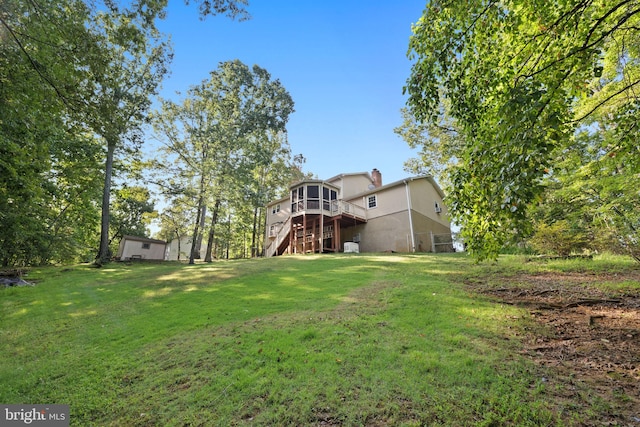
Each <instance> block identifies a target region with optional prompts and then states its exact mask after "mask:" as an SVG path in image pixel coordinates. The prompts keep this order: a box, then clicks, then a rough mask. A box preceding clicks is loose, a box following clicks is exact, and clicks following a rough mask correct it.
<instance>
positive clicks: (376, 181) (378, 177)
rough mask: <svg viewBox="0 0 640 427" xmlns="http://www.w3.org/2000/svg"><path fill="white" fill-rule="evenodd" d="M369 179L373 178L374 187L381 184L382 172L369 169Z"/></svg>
mask: <svg viewBox="0 0 640 427" xmlns="http://www.w3.org/2000/svg"><path fill="white" fill-rule="evenodd" d="M371 179H373V185H375V186H376V188H378V187H381V186H382V174H381V173H380V171H379V170H378V169H376V168H373V170H372V171H371Z"/></svg>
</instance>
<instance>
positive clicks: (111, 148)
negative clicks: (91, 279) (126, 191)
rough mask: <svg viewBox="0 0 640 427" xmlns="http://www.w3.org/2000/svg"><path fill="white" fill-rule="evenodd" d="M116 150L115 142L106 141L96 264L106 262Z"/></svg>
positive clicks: (107, 258) (108, 256)
mask: <svg viewBox="0 0 640 427" xmlns="http://www.w3.org/2000/svg"><path fill="white" fill-rule="evenodd" d="M115 150H116V141H113V140H110V141H109V140H107V160H106V162H105V168H104V169H105V171H104V188H103V190H102V219H101V221H102V222H101V226H100V248H99V249H98V256H96V264H98V265H100V264H103V263H105V262H108V261H109V259H110V258H111V256H110V253H109V203H110V201H111V175H112V172H113V154H114V152H115Z"/></svg>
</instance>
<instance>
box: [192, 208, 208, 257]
mask: <svg viewBox="0 0 640 427" xmlns="http://www.w3.org/2000/svg"><path fill="white" fill-rule="evenodd" d="M206 221H207V205H205V204H203V205H202V212H201V213H200V230H202V231H203V232H204V224H205V222H206ZM193 256H195V257H196V258H202V233H200V234H199V235H198V240H197V242H196V248H195V251H194V252H193Z"/></svg>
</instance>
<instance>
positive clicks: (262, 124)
mask: <svg viewBox="0 0 640 427" xmlns="http://www.w3.org/2000/svg"><path fill="white" fill-rule="evenodd" d="M292 112H293V100H292V99H291V96H290V95H289V93H288V92H287V91H286V90H285V89H284V87H283V86H282V84H281V83H280V81H278V80H272V79H271V76H270V74H269V73H268V72H267V71H266V70H264V69H262V68H260V67H258V66H257V65H254V66H253V67H252V68H251V69H250V68H249V67H248V66H246V65H245V64H243V63H242V62H240V61H238V60H236V61H229V62H223V63H221V64H220V65H219V67H218V69H217V70H215V71H212V72H211V77H210V79H209V80H205V81H203V82H202V83H201V84H199V85H197V86H193V87H191V88H190V89H189V91H188V92H187V98H186V99H185V100H184V101H183V103H182V104H181V105H178V104H176V103H174V102H171V101H164V102H163V105H162V111H161V112H159V113H158V114H157V117H156V121H155V129H156V133H157V134H158V136H159V138H160V139H161V140H162V141H163V143H164V149H165V152H166V153H167V154H168V155H169V156H171V159H172V160H173V161H174V163H178V164H180V165H181V166H180V170H181V176H182V177H183V178H184V181H183V183H184V184H183V187H184V188H188V187H191V188H194V189H195V191H194V196H195V198H196V200H197V207H196V215H195V221H194V222H193V224H194V231H193V247H192V251H191V257H190V260H189V262H190V263H193V262H194V261H195V247H196V242H197V240H198V238H199V236H200V233H202V232H203V230H202V229H201V228H202V227H201V226H200V222H201V219H202V216H203V213H204V210H205V207H206V206H207V205H209V206H211V209H210V210H211V224H210V226H209V233H208V238H207V250H206V253H205V260H206V261H211V257H212V255H211V252H212V249H213V243H214V238H215V227H216V224H217V222H218V219H219V212H220V208H221V206H222V205H223V204H224V202H225V201H227V200H229V198H230V196H231V195H232V194H234V193H235V192H241V191H242V189H243V188H244V187H245V183H247V182H250V181H251V180H252V179H253V175H252V172H253V171H254V170H255V169H256V167H259V166H260V165H265V164H269V163H270V162H272V159H273V156H274V155H275V152H276V151H277V150H274V148H273V146H274V144H273V142H272V141H273V137H270V136H269V135H272V134H278V133H284V132H285V131H286V128H285V127H286V123H287V121H288V118H289V114H291V113H292ZM277 141H278V142H280V140H277ZM275 145H276V146H277V145H278V143H276V144H275ZM161 163H163V164H166V163H167V161H165V162H161Z"/></svg>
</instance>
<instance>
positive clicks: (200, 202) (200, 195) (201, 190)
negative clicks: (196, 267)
mask: <svg viewBox="0 0 640 427" xmlns="http://www.w3.org/2000/svg"><path fill="white" fill-rule="evenodd" d="M204 180H205V178H204V174H202V175H201V176H200V188H199V189H198V212H197V214H196V225H195V226H194V229H193V239H191V251H190V252H189V264H195V262H196V261H195V259H196V251H197V248H198V236H199V235H200V221H201V220H202V214H203V213H204V187H205V186H204ZM201 241H202V240H201ZM197 252H200V251H197ZM197 255H198V258H200V254H199V253H198V254H197Z"/></svg>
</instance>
